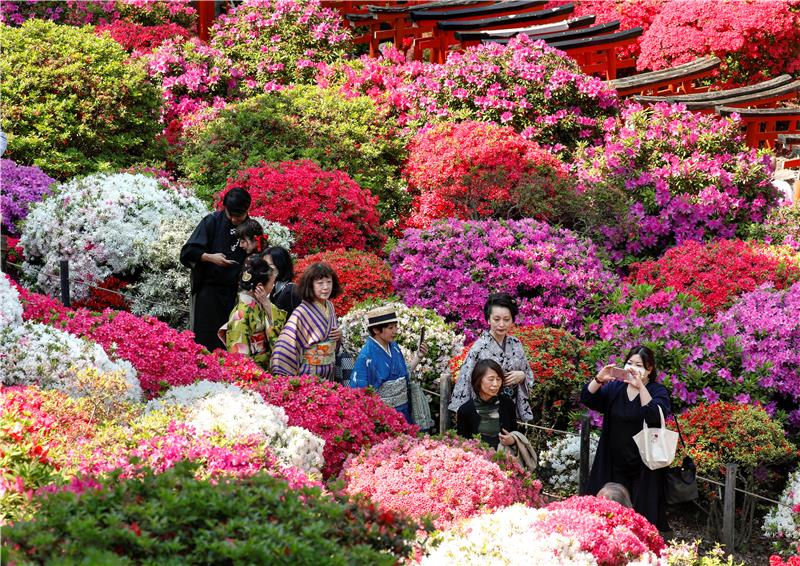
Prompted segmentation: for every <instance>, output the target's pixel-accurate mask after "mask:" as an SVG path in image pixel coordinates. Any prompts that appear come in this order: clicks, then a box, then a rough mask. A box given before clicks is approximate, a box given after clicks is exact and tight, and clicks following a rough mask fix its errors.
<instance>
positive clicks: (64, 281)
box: [58, 259, 70, 307]
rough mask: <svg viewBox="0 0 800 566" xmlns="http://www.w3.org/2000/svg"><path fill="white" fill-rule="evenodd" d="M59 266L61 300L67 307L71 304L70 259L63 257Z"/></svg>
mask: <svg viewBox="0 0 800 566" xmlns="http://www.w3.org/2000/svg"><path fill="white" fill-rule="evenodd" d="M58 268H59V271H60V272H61V302H62V303H63V304H64V306H65V307H68V306H70V300H69V260H67V259H62V260H61V261H59V262H58Z"/></svg>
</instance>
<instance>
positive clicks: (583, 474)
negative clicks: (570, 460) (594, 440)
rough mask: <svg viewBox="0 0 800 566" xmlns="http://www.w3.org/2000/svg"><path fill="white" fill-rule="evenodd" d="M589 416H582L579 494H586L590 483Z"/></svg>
mask: <svg viewBox="0 0 800 566" xmlns="http://www.w3.org/2000/svg"><path fill="white" fill-rule="evenodd" d="M589 427H590V423H589V416H588V415H584V416H583V417H581V459H580V466H579V467H578V495H586V491H587V489H588V485H589Z"/></svg>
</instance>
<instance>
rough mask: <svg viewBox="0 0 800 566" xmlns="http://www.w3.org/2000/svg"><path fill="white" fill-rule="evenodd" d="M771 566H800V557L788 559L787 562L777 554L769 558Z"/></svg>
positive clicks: (795, 556) (796, 555)
mask: <svg viewBox="0 0 800 566" xmlns="http://www.w3.org/2000/svg"><path fill="white" fill-rule="evenodd" d="M769 566H800V555H798V554H795V555H794V556H790V557H788V558H787V559H786V560H785V561H784V559H783V558H782V557H780V556H779V555H777V554H773V555H772V556H770V557H769Z"/></svg>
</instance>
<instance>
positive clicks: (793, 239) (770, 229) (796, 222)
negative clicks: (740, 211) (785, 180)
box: [751, 203, 800, 250]
mask: <svg viewBox="0 0 800 566" xmlns="http://www.w3.org/2000/svg"><path fill="white" fill-rule="evenodd" d="M751 233H752V235H753V236H755V237H756V238H759V239H763V240H764V241H765V242H767V243H769V244H782V245H785V246H791V247H792V248H794V249H795V250H800V203H795V204H788V203H784V205H783V206H776V207H775V208H773V209H772V210H771V211H770V212H769V214H767V218H766V219H765V220H764V222H763V223H762V224H756V225H754V226H753V229H752V231H751Z"/></svg>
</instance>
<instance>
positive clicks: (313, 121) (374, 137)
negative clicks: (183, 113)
mask: <svg viewBox="0 0 800 566" xmlns="http://www.w3.org/2000/svg"><path fill="white" fill-rule="evenodd" d="M394 134H395V132H394V127H393V125H392V123H391V122H390V121H388V120H387V119H386V117H385V116H381V115H380V113H379V112H378V111H377V110H376V109H375V106H374V104H373V103H372V101H371V100H370V99H368V98H366V97H358V98H352V99H346V98H344V97H342V96H341V95H340V94H339V93H338V92H336V91H333V90H324V89H320V88H318V87H315V86H295V87H294V88H292V89H291V90H284V91H280V92H276V93H272V94H268V95H261V96H257V97H255V98H251V99H248V100H245V101H242V102H240V103H238V104H235V105H232V106H230V107H229V108H227V109H225V110H223V111H221V112H220V115H219V116H218V117H217V118H216V119H214V120H212V121H210V122H209V123H207V124H204V125H203V126H199V127H198V128H196V129H194V130H192V131H191V133H190V135H189V137H188V139H187V141H186V146H185V147H184V150H183V152H182V154H181V155H180V157H179V166H180V168H181V170H182V172H183V173H184V174H185V175H186V176H187V177H188V178H189V179H190V180H191V181H192V182H193V184H194V185H195V186H196V187H197V195H198V196H199V197H200V198H202V199H204V200H206V201H208V202H211V200H212V198H213V195H214V194H215V193H217V192H219V191H220V190H222V189H223V188H225V182H226V179H227V178H229V177H232V176H235V173H236V172H237V171H238V170H241V169H245V168H247V167H252V166H255V165H257V164H258V163H259V162H261V161H266V162H279V161H290V160H296V159H312V160H313V161H315V162H316V163H318V164H319V165H320V166H321V167H322V168H324V169H341V170H343V171H346V172H347V173H348V174H349V175H350V177H352V178H353V179H354V180H355V181H356V182H357V183H358V184H359V185H360V186H362V187H365V188H368V189H369V190H370V191H372V193H373V194H374V195H376V196H377V197H378V198H379V199H380V206H379V209H380V212H381V216H382V217H384V218H389V217H397V216H398V215H399V214H400V213H401V212H403V211H404V210H405V209H406V208H407V206H408V201H409V199H408V196H407V193H406V191H405V188H404V186H403V184H402V182H401V181H400V175H399V166H400V164H401V162H402V160H403V158H404V146H403V143H402V142H401V140H400V139H399V138H398V137H397V136H395V135H394Z"/></svg>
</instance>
